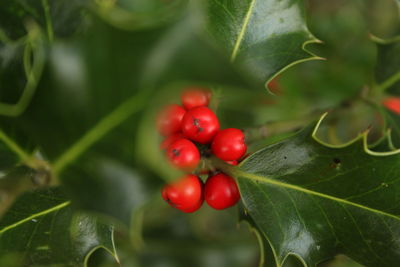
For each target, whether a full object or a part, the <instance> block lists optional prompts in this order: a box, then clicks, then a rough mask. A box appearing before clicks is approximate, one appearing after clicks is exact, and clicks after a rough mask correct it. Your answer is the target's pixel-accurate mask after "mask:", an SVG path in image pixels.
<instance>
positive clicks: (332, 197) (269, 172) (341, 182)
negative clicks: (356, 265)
mask: <svg viewBox="0 0 400 267" xmlns="http://www.w3.org/2000/svg"><path fill="white" fill-rule="evenodd" d="M320 123H321V121H320V122H319V123H318V124H317V126H316V127H315V128H313V127H308V128H306V129H305V130H303V131H302V132H300V133H299V134H297V135H295V136H293V137H291V138H288V139H286V140H284V141H282V142H279V143H276V144H273V145H270V146H268V147H266V148H264V149H262V150H260V151H258V152H256V153H254V154H252V155H251V156H250V157H248V158H247V159H246V160H245V161H244V162H243V163H242V164H241V165H240V166H239V168H234V167H228V168H227V167H225V168H226V171H228V172H230V173H231V175H233V176H235V177H237V179H238V184H239V188H240V191H241V195H242V200H243V202H244V205H245V208H246V209H247V212H248V213H249V214H250V216H251V217H252V219H253V220H254V222H255V224H256V225H257V229H258V230H259V231H260V232H261V233H262V234H263V235H264V237H265V238H266V239H268V240H269V243H270V245H271V248H272V251H273V254H274V257H275V261H276V262H277V265H280V264H282V262H284V260H285V258H286V257H287V256H288V255H289V254H291V255H296V256H297V257H299V258H300V259H301V261H302V262H303V263H304V265H305V266H314V265H316V264H317V263H319V262H321V261H323V260H326V259H329V258H332V257H333V256H335V255H336V254H339V253H343V254H346V255H348V256H349V257H351V258H352V259H354V260H356V261H358V262H360V263H361V264H364V265H366V266H395V265H396V264H397V263H398V262H399V260H400V246H399V243H398V240H399V233H400V218H399V214H400V209H399V206H398V196H399V190H400V182H399V181H400V180H399V179H398V176H399V171H398V170H399V168H398V164H399V162H400V156H399V151H392V152H385V153H379V152H372V151H371V150H369V149H368V148H367V144H366V133H364V134H363V135H361V136H360V137H359V138H357V139H356V140H354V141H353V142H351V143H349V144H346V145H343V146H338V147H332V146H328V145H327V144H324V143H321V142H320V141H319V140H318V139H317V138H316V131H317V129H318V126H319V124H320Z"/></svg>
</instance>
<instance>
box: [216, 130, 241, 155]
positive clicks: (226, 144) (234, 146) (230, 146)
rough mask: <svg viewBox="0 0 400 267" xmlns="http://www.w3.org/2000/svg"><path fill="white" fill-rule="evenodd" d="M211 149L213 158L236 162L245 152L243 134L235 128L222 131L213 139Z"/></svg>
mask: <svg viewBox="0 0 400 267" xmlns="http://www.w3.org/2000/svg"><path fill="white" fill-rule="evenodd" d="M211 149H212V152H213V153H214V154H215V156H217V157H218V158H220V159H222V160H225V161H231V160H238V159H240V158H241V157H242V156H243V155H244V154H245V153H246V150H247V146H246V143H245V140H244V134H243V132H242V131H241V130H239V129H235V128H228V129H225V130H222V131H220V132H219V133H218V134H217V135H216V136H215V137H214V140H213V142H212V144H211Z"/></svg>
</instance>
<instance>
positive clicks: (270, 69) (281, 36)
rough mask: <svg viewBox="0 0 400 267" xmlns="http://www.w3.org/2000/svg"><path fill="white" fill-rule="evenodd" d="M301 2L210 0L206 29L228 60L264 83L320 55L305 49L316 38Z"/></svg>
mask: <svg viewBox="0 0 400 267" xmlns="http://www.w3.org/2000/svg"><path fill="white" fill-rule="evenodd" d="M303 5H304V3H303V1H293V0H285V1H280V0H259V1H257V0H246V1H241V0H235V1H227V0H211V1H208V12H209V16H208V17H209V23H208V29H209V32H210V33H211V35H212V36H213V37H214V38H215V39H216V40H217V41H218V42H219V43H220V45H221V46H222V47H224V48H225V49H226V50H227V52H228V54H229V55H230V58H231V61H233V62H236V63H238V64H239V65H241V66H242V67H243V68H244V69H245V70H246V71H248V72H249V73H251V75H252V77H253V78H255V79H256V80H257V81H258V82H259V83H260V84H265V82H266V81H269V80H271V79H272V78H273V77H274V76H276V75H277V74H278V73H280V72H282V71H284V70H285V69H286V68H288V67H290V66H292V65H294V64H296V63H299V62H303V61H307V60H314V59H321V58H320V57H317V56H315V55H313V54H312V53H310V52H308V51H307V50H306V49H305V48H306V46H307V44H310V43H317V42H319V41H318V40H317V39H316V38H315V37H314V36H313V35H312V34H311V33H310V31H309V30H308V28H307V25H306V20H305V14H304V13H305V12H304V6H303Z"/></svg>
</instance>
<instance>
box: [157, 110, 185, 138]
mask: <svg viewBox="0 0 400 267" xmlns="http://www.w3.org/2000/svg"><path fill="white" fill-rule="evenodd" d="M185 113H186V110H185V109H184V108H183V107H181V106H179V105H176V104H172V105H168V106H165V107H164V108H163V109H162V110H161V111H160V112H159V113H158V116H157V129H158V131H159V132H160V134H161V135H164V136H168V135H171V134H173V133H176V132H179V131H180V130H181V123H182V118H183V116H184V115H185Z"/></svg>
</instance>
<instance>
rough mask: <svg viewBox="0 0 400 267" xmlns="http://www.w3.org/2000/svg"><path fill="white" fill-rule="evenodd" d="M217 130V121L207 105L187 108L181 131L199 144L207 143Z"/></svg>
mask: <svg viewBox="0 0 400 267" xmlns="http://www.w3.org/2000/svg"><path fill="white" fill-rule="evenodd" d="M218 131H219V121H218V118H217V116H216V115H215V114H214V112H213V111H212V110H211V109H209V108H207V107H197V108H192V109H190V110H188V111H187V112H186V114H185V116H184V117H183V119H182V133H183V135H184V136H186V137H187V138H189V139H191V140H193V141H196V142H198V143H200V144H208V143H210V142H211V141H212V139H213V138H214V136H215V135H216V134H217V132H218Z"/></svg>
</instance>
